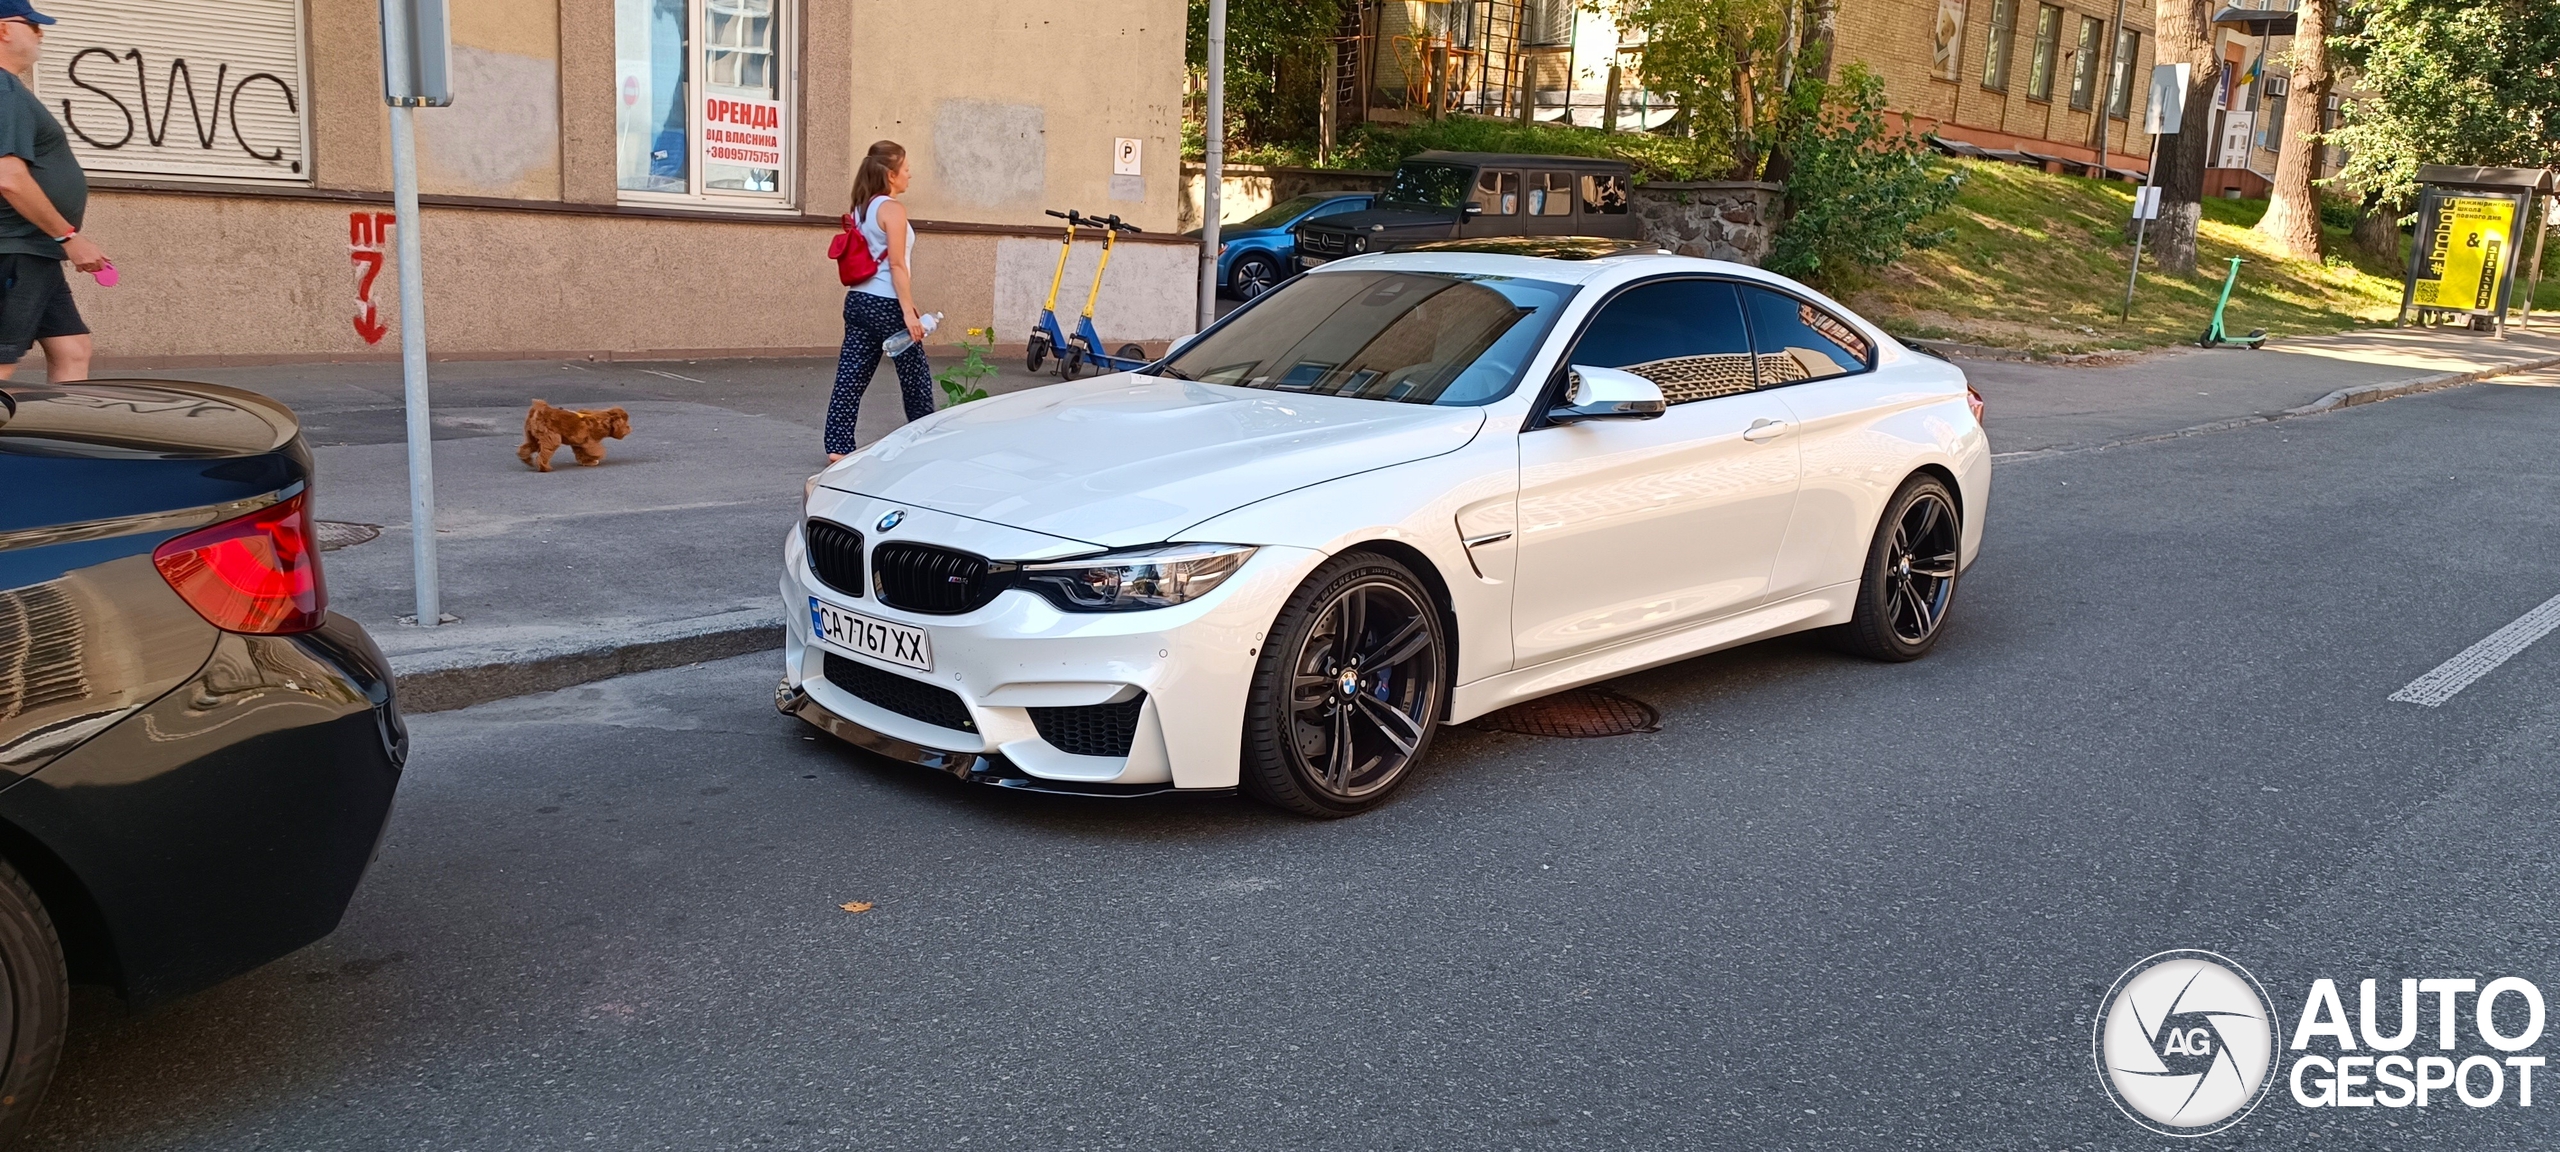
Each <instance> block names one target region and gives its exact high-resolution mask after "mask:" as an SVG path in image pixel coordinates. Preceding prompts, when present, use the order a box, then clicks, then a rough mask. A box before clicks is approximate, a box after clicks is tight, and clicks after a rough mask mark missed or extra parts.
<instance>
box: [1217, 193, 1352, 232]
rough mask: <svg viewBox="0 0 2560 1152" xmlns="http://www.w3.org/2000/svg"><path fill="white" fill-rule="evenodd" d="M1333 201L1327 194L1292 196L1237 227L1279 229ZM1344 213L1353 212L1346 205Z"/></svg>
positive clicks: (1255, 214)
mask: <svg viewBox="0 0 2560 1152" xmlns="http://www.w3.org/2000/svg"><path fill="white" fill-rule="evenodd" d="M1331 199H1333V196H1332V195H1330V194H1326V193H1317V194H1315V195H1312V196H1292V197H1290V198H1288V199H1286V200H1283V201H1281V202H1279V203H1277V204H1274V205H1272V206H1270V207H1268V208H1265V209H1263V210H1262V211H1260V212H1256V213H1254V214H1253V215H1252V216H1251V217H1250V218H1248V219H1246V220H1245V222H1243V223H1241V224H1237V225H1235V227H1237V228H1277V227H1279V226H1281V225H1283V224H1286V223H1288V222H1289V221H1291V220H1295V219H1297V218H1298V214H1299V213H1301V212H1304V211H1307V210H1308V209H1310V208H1313V207H1315V206H1316V205H1318V204H1322V203H1324V202H1325V201H1327V200H1331ZM1343 211H1346V212H1348V211H1351V208H1350V207H1349V206H1347V205H1346V206H1345V207H1344V208H1343Z"/></svg>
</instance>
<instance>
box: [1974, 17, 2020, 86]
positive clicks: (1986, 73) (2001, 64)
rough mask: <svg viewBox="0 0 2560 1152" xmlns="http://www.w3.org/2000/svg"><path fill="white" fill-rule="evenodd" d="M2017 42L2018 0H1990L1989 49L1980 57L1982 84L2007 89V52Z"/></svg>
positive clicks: (2015, 45)
mask: <svg viewBox="0 0 2560 1152" xmlns="http://www.w3.org/2000/svg"><path fill="white" fill-rule="evenodd" d="M2017 44H2018V0H1991V46H1990V48H1991V50H1990V52H1989V53H1988V54H1986V55H1985V56H1983V58H1982V86H1983V87H1985V88H1988V89H1991V90H1992V91H1994V92H2006V91H2008V90H2009V52H2010V50H2011V49H2013V48H2015V47H2017Z"/></svg>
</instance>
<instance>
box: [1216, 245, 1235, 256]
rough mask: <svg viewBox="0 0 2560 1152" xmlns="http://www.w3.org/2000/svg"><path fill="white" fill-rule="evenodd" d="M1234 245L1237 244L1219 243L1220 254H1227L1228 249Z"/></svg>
mask: <svg viewBox="0 0 2560 1152" xmlns="http://www.w3.org/2000/svg"><path fill="white" fill-rule="evenodd" d="M1233 247H1235V245H1233V244H1220V245H1218V255H1220V256H1224V255H1226V254H1227V249H1229V248H1233Z"/></svg>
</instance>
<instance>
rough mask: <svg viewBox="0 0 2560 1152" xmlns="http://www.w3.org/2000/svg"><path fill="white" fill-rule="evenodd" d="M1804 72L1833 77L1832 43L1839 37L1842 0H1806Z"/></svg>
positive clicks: (1827, 78)
mask: <svg viewBox="0 0 2560 1152" xmlns="http://www.w3.org/2000/svg"><path fill="white" fill-rule="evenodd" d="M1805 15H1806V17H1807V19H1806V21H1805V29H1804V63H1803V68H1804V74H1805V75H1807V76H1810V77H1812V78H1814V79H1816V80H1829V79H1831V45H1832V42H1833V41H1834V40H1836V39H1838V37H1839V31H1840V0H1806V2H1805Z"/></svg>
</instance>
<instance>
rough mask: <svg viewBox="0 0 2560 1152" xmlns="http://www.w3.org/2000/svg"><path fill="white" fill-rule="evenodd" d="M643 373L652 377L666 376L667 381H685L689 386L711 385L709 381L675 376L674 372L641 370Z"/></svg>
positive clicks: (652, 369)
mask: <svg viewBox="0 0 2560 1152" xmlns="http://www.w3.org/2000/svg"><path fill="white" fill-rule="evenodd" d="M641 371H643V372H646V373H648V374H650V375H652V376H664V377H666V378H667V379H669V380H682V381H684V382H685V383H687V384H706V383H709V381H706V380H696V379H694V378H693V377H691V376H678V375H676V374H675V373H673V372H660V371H658V370H657V369H655V368H643V369H641Z"/></svg>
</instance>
